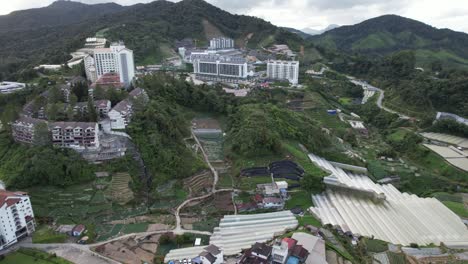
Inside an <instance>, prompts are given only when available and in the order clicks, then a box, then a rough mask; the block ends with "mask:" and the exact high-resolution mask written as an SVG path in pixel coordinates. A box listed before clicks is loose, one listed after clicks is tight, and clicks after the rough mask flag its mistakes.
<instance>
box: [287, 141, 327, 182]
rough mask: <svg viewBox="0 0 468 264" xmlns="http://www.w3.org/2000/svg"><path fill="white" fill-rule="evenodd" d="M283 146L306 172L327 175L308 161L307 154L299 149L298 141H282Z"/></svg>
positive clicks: (321, 175) (313, 174) (317, 175)
mask: <svg viewBox="0 0 468 264" xmlns="http://www.w3.org/2000/svg"><path fill="white" fill-rule="evenodd" d="M283 148H284V149H285V150H286V151H287V152H288V153H290V154H291V156H293V157H294V161H295V162H297V163H298V164H299V165H301V167H302V168H303V169H304V171H305V172H306V173H307V174H310V175H312V176H315V177H320V178H323V177H324V176H327V173H326V172H324V171H323V170H321V169H320V168H319V167H317V166H315V165H314V163H312V161H310V159H309V156H307V154H306V153H305V152H304V151H302V149H300V147H299V144H298V143H296V142H286V143H283Z"/></svg>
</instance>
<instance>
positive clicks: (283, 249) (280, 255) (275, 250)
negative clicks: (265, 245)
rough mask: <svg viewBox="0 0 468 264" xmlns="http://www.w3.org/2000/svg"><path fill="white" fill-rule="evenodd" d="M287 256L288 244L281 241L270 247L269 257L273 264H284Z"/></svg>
mask: <svg viewBox="0 0 468 264" xmlns="http://www.w3.org/2000/svg"><path fill="white" fill-rule="evenodd" d="M288 255H289V248H288V243H287V242H285V241H281V242H280V243H279V244H275V245H273V247H272V251H271V256H272V257H273V261H274V263H279V264H284V263H286V259H287V258H288Z"/></svg>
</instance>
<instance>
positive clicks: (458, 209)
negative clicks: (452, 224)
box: [442, 201, 468, 218]
mask: <svg viewBox="0 0 468 264" xmlns="http://www.w3.org/2000/svg"><path fill="white" fill-rule="evenodd" d="M442 203H443V204H444V205H445V206H447V207H448V208H449V209H450V210H452V211H453V212H454V213H456V214H457V215H458V216H461V217H463V218H468V210H466V208H465V206H464V205H463V204H462V203H457V202H452V201H444V202H442Z"/></svg>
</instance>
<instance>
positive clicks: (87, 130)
mask: <svg viewBox="0 0 468 264" xmlns="http://www.w3.org/2000/svg"><path fill="white" fill-rule="evenodd" d="M50 130H51V133H52V144H54V146H58V147H61V148H71V149H75V150H82V149H98V148H99V125H98V124H97V123H84V122H54V123H52V124H50Z"/></svg>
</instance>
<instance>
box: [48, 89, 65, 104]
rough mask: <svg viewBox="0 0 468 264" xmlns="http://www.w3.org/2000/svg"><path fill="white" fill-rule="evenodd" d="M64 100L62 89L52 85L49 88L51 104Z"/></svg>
mask: <svg viewBox="0 0 468 264" xmlns="http://www.w3.org/2000/svg"><path fill="white" fill-rule="evenodd" d="M59 102H64V97H63V93H62V90H61V89H60V88H59V87H58V86H52V87H51V88H50V89H49V104H56V103H59Z"/></svg>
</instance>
